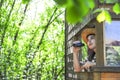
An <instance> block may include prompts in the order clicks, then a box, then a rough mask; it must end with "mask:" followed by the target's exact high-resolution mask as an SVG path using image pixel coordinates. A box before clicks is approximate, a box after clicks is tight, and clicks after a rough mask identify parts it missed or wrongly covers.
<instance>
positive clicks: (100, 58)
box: [95, 22, 104, 66]
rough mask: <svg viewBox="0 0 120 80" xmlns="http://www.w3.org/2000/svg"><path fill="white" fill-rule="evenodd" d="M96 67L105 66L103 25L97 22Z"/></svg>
mask: <svg viewBox="0 0 120 80" xmlns="http://www.w3.org/2000/svg"><path fill="white" fill-rule="evenodd" d="M95 28H96V45H97V46H96V63H97V64H96V65H97V66H104V45H103V44H104V40H103V23H98V22H96V27H95Z"/></svg>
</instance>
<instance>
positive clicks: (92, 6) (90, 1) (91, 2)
mask: <svg viewBox="0 0 120 80" xmlns="http://www.w3.org/2000/svg"><path fill="white" fill-rule="evenodd" d="M86 2H87V4H88V7H89V8H90V9H93V8H94V7H95V3H94V0H89V1H88V0H87V1H86Z"/></svg>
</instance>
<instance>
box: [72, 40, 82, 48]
mask: <svg viewBox="0 0 120 80" xmlns="http://www.w3.org/2000/svg"><path fill="white" fill-rule="evenodd" d="M72 46H74V47H82V46H84V43H82V42H80V41H74V42H73V44H72Z"/></svg>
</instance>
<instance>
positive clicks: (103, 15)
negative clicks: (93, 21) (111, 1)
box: [97, 11, 105, 22]
mask: <svg viewBox="0 0 120 80" xmlns="http://www.w3.org/2000/svg"><path fill="white" fill-rule="evenodd" d="M104 20H105V11H102V12H101V13H99V14H98V16H97V21H98V22H103V21H104Z"/></svg>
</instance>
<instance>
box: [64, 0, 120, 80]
mask: <svg viewBox="0 0 120 80" xmlns="http://www.w3.org/2000/svg"><path fill="white" fill-rule="evenodd" d="M95 1H96V8H100V7H102V6H103V4H102V3H100V2H99V0H95ZM113 4H114V3H104V8H109V9H110V13H111V16H112V23H111V24H108V23H106V22H102V23H99V22H98V21H96V16H97V14H96V15H95V14H94V15H93V14H91V13H90V14H89V15H87V16H86V17H85V19H84V20H83V21H82V22H81V23H79V24H76V25H68V24H67V23H66V25H65V31H66V32H65V80H120V29H119V28H120V15H116V14H115V13H113V12H112V10H111V6H113ZM92 26H95V29H96V45H97V46H96V47H97V50H96V52H97V53H96V66H94V67H92V68H91V70H90V71H81V72H78V73H76V72H74V69H73V53H71V50H70V49H71V46H72V42H73V41H75V40H81V36H80V34H81V31H82V29H84V28H86V27H92ZM108 48H112V49H113V50H111V51H107V49H108ZM80 53H81V52H80ZM82 54H83V53H81V54H80V57H79V60H80V61H81V60H82V57H81V55H82ZM114 54H116V55H114ZM114 57H115V58H114Z"/></svg>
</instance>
